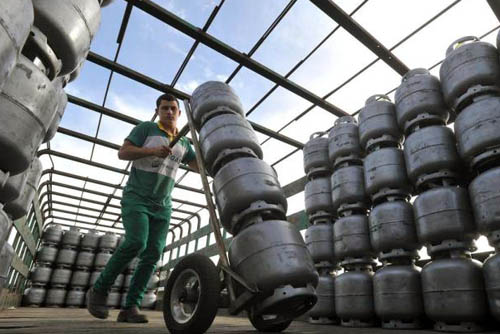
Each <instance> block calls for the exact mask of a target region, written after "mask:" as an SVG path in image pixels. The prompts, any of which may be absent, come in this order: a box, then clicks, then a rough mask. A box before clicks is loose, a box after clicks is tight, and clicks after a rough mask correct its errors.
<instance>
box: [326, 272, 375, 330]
mask: <svg viewBox="0 0 500 334" xmlns="http://www.w3.org/2000/svg"><path fill="white" fill-rule="evenodd" d="M372 279H373V272H372V271H371V270H352V271H347V272H344V273H343V274H340V275H339V276H337V277H336V278H335V311H336V313H337V317H338V318H339V319H340V323H341V325H342V326H346V327H371V326H373V324H374V321H375V317H376V316H375V306H374V300H373V282H372Z"/></svg>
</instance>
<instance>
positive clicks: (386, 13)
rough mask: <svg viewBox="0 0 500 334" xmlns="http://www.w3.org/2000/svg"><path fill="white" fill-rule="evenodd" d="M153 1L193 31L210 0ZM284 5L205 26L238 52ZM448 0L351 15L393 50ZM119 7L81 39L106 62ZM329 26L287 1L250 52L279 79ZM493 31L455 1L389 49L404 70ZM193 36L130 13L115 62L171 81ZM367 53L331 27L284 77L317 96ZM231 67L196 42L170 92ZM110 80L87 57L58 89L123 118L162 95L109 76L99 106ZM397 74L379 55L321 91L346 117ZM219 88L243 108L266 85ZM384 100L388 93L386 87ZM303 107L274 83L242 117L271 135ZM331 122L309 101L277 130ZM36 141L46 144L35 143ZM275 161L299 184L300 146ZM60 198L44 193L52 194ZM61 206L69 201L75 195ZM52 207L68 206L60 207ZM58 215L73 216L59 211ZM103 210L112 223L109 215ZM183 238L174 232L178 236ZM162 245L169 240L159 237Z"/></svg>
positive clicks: (246, 6)
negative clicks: (464, 38) (89, 41)
mask: <svg viewBox="0 0 500 334" xmlns="http://www.w3.org/2000/svg"><path fill="white" fill-rule="evenodd" d="M156 3H157V4H159V5H161V6H163V7H164V8H166V9H167V10H169V11H170V12H172V13H174V14H175V15H177V16H179V17H180V18H182V19H184V20H186V21H188V22H190V23H191V24H193V25H194V26H196V27H203V25H204V24H205V22H206V20H207V18H208V17H209V15H210V13H211V12H212V10H213V8H214V7H215V6H216V5H218V4H219V1H215V0H189V1H186V0H156ZM288 3H289V1H285V0H273V1H269V0H252V1H244V0H226V1H225V2H224V4H223V5H222V7H221V9H220V11H219V13H218V15H217V17H216V18H215V20H214V21H213V23H212V24H211V26H210V28H209V29H208V33H209V34H210V35H212V36H214V37H216V38H218V39H219V40H221V41H223V42H224V43H227V44H229V45H231V46H232V47H233V48H235V49H237V50H238V51H240V52H246V53H248V52H249V51H250V50H251V49H252V47H253V46H254V45H255V43H257V41H258V40H259V38H260V36H261V35H262V34H263V33H264V32H265V31H266V30H267V29H268V27H269V25H270V24H271V23H272V22H273V21H274V20H275V18H276V17H277V16H278V15H279V14H280V12H281V11H282V10H283V9H284V8H285V6H286V5H287V4H288ZM336 3H337V4H338V5H339V6H341V7H342V9H343V10H344V11H346V12H347V13H351V12H352V11H353V10H355V9H356V7H358V6H359V5H360V4H361V3H362V1H361V0H342V1H336ZM452 3H454V1H451V0H439V1H435V0H433V1H431V0H424V1H411V0H369V1H367V2H366V3H365V4H364V5H363V6H362V7H361V8H359V9H358V10H357V11H356V13H355V14H354V15H353V18H354V19H355V20H356V21H357V22H358V23H360V24H361V25H362V26H363V27H365V29H367V30H368V31H369V32H370V33H371V34H372V35H373V36H374V37H375V38H377V39H378V40H379V41H380V42H381V43H382V44H383V45H384V46H385V47H387V48H392V47H393V46H395V45H396V44H398V43H399V42H400V41H401V40H402V39H403V38H405V37H406V36H407V35H409V34H410V33H411V32H412V31H414V30H415V29H417V28H419V27H420V26H421V25H422V24H424V23H425V22H426V21H427V20H429V19H431V18H432V17H433V16H435V15H436V14H437V13H438V12H440V11H441V10H443V9H444V8H446V7H448V6H449V5H451V4H452ZM125 7H126V1H123V0H116V1H114V2H113V3H112V4H111V5H110V6H108V7H105V8H103V10H102V22H101V27H100V30H99V31H98V33H97V35H96V36H95V38H94V40H93V42H92V45H91V50H92V51H93V52H95V53H97V54H99V55H101V56H104V57H106V58H108V59H111V60H112V59H114V57H115V54H116V50H117V47H118V44H117V43H116V39H117V35H118V31H119V28H120V24H121V20H122V17H123V12H124V10H125ZM336 26H337V25H336V23H335V22H334V21H333V20H331V19H330V18H329V17H328V16H326V15H325V14H324V13H323V12H322V11H321V10H319V9H317V8H316V7H315V6H314V5H313V4H312V3H311V2H310V1H307V0H298V1H297V2H296V3H295V4H294V5H293V6H292V8H291V9H290V11H289V12H288V14H287V15H286V16H285V18H284V19H283V20H282V21H281V23H280V24H279V25H278V26H277V27H276V28H275V29H274V31H273V32H272V33H271V34H270V35H269V37H268V38H267V39H266V40H265V41H264V42H263V43H262V45H261V46H260V47H259V48H258V49H257V51H256V52H255V53H254V55H253V56H252V57H253V59H255V60H256V61H258V62H260V63H262V64H264V65H265V66H267V67H269V68H271V69H272V70H274V71H276V72H278V73H279V74H281V75H286V74H287V73H288V72H289V71H290V70H291V69H292V68H293V67H294V66H295V65H296V64H297V63H298V62H300V61H302V60H303V59H304V58H305V57H306V56H307V55H308V54H309V53H310V52H311V50H312V49H313V48H314V47H315V46H316V45H317V44H318V43H319V42H320V41H321V40H323V39H324V38H325V37H326V36H327V35H328V34H329V33H330V32H331V31H332V30H333V29H334V28H335V27H336ZM496 26H498V20H497V19H496V17H495V16H494V15H493V12H492V11H491V9H490V8H489V6H488V5H487V2H486V1H479V0H462V1H460V2H458V3H457V4H455V5H454V6H453V7H452V8H451V9H450V10H448V11H447V12H446V13H445V14H443V15H442V16H441V17H439V18H438V19H437V20H436V21H434V22H433V23H431V24H429V25H428V26H426V27H424V28H423V29H422V30H421V31H420V32H419V33H417V34H416V35H415V36H413V37H412V38H410V39H409V40H407V41H406V42H404V43H402V44H401V45H399V46H398V47H397V48H395V49H394V50H393V52H394V54H395V55H396V56H397V57H399V58H400V59H401V60H402V62H403V63H405V64H407V66H408V67H410V68H415V67H426V68H429V67H431V66H432V65H434V64H436V63H437V62H439V61H440V60H442V59H443V58H444V55H445V50H446V48H447V47H448V45H449V44H451V42H453V41H454V40H456V39H458V38H460V37H462V36H466V35H474V36H482V35H484V34H485V33H486V32H488V31H490V30H492V29H494V28H495V27H496ZM484 40H485V41H487V42H490V43H493V44H494V43H495V40H496V31H495V32H493V33H491V34H490V35H488V36H486V37H485V38H484ZM193 42H194V40H193V39H192V38H190V37H188V36H186V35H184V34H183V33H181V32H178V31H176V30H175V29H173V28H171V27H170V26H168V25H166V24H164V23H163V22H160V21H158V20H156V19H154V18H152V17H150V16H149V15H148V14H146V13H144V12H142V11H141V10H139V9H137V8H134V9H133V11H132V15H131V17H130V22H129V25H128V29H127V32H126V35H125V38H124V40H123V44H122V46H121V49H120V53H119V56H118V58H117V62H118V63H119V64H122V65H124V66H127V67H129V68H131V69H133V70H135V71H138V72H141V73H143V74H144V75H146V76H149V77H151V78H154V79H156V80H158V81H161V82H164V83H167V84H171V83H172V80H173V79H174V76H175V74H176V72H177V70H178V68H179V66H180V65H181V64H182V62H183V60H184V57H185V56H186V54H187V53H188V51H189V49H190V48H191V46H192V44H193ZM376 58H377V57H376V56H375V55H374V54H373V53H372V52H371V51H370V50H368V49H367V48H365V47H364V46H363V45H362V44H361V43H360V42H358V41H357V40H356V39H354V38H353V37H352V36H351V35H350V34H349V33H348V32H346V31H345V30H344V29H342V28H340V29H338V30H337V31H336V32H335V33H334V34H333V35H332V36H331V37H330V38H329V39H328V40H327V41H326V42H325V43H324V44H323V45H322V46H321V47H320V48H318V50H317V51H316V52H315V53H314V54H312V55H311V56H310V57H308V58H307V59H306V60H305V61H304V63H303V65H302V66H301V67H299V69H298V70H296V71H295V72H293V73H292V74H291V75H290V77H289V78H290V80H292V81H294V82H296V83H297V84H299V85H301V86H302V87H304V88H306V89H308V90H310V91H311V92H313V93H314V94H316V95H318V96H321V97H322V96H325V95H326V94H328V93H329V92H331V91H333V90H334V89H336V88H337V87H338V86H340V85H341V84H344V83H345V82H346V81H347V80H348V79H349V78H351V77H352V76H353V75H354V74H356V73H357V72H358V71H360V70H361V69H363V68H364V67H365V66H366V65H368V64H370V63H371V62H372V61H374V60H376ZM236 67H237V64H236V63H235V62H234V61H232V60H230V59H228V58H225V57H224V56H222V55H220V54H218V53H216V52H215V51H213V50H211V49H210V48H208V47H206V46H203V45H199V46H198V48H197V49H196V51H195V53H194V55H193V57H192V59H191V61H190V62H189V64H188V66H187V67H186V68H185V70H184V72H183V73H182V75H181V76H180V78H179V80H178V81H177V82H176V83H175V88H177V89H179V90H181V91H184V92H186V93H189V94H190V93H191V92H192V91H193V90H194V89H195V88H196V87H197V86H198V85H200V84H201V83H203V82H205V81H208V80H222V81H224V80H226V79H227V77H228V76H229V75H230V74H231V73H232V72H233V71H234V69H235V68H236ZM432 73H433V74H434V75H437V76H438V74H439V66H437V67H435V68H434V69H433V70H432ZM109 76H110V71H108V70H107V69H104V68H101V67H99V66H97V65H95V64H93V63H91V62H88V61H87V62H85V63H84V65H83V68H82V71H81V74H80V76H79V77H78V78H77V79H76V80H75V81H74V82H72V83H70V84H69V85H68V86H67V87H66V92H67V93H69V94H72V95H75V96H78V97H81V98H83V99H85V100H88V101H90V102H93V103H96V104H99V105H104V106H105V107H107V108H110V109H112V110H116V111H118V112H120V113H124V114H126V115H129V116H132V117H134V118H137V119H140V120H150V119H151V117H152V116H153V112H154V103H155V100H156V97H157V96H158V95H160V94H161V92H159V91H156V90H154V89H151V88H149V87H146V86H144V85H142V84H140V83H136V82H134V81H132V80H130V79H127V78H125V77H123V76H121V75H119V74H116V73H115V74H113V77H112V80H111V83H110V86H109V93H108V95H107V98H106V101H104V100H103V99H104V96H105V91H106V87H107V83H108V79H109ZM400 80H401V77H400V75H399V74H397V73H396V72H395V71H394V70H392V69H391V68H390V67H389V66H388V65H386V64H385V63H384V62H382V61H378V62H376V63H375V64H374V65H373V66H371V67H369V69H368V70H366V71H365V72H364V73H363V74H361V75H359V76H358V77H357V78H355V79H353V80H352V81H349V82H348V83H347V84H345V86H343V87H342V89H340V90H338V91H336V92H335V93H334V94H332V95H331V96H329V97H328V99H327V100H328V101H329V102H330V103H332V104H334V105H336V106H338V107H340V108H341V109H343V110H345V111H346V112H348V113H352V112H355V111H356V110H358V109H360V108H361V107H362V106H363V105H364V102H365V100H366V99H367V98H368V97H369V96H371V95H373V94H379V93H386V92H389V91H391V90H392V89H394V88H396V87H397V86H398V85H399V83H400ZM230 85H231V86H232V87H233V89H234V90H235V91H236V93H237V94H238V95H239V97H240V99H241V101H242V103H243V106H244V108H245V109H246V110H250V109H251V108H252V107H253V106H254V105H255V104H256V102H257V101H259V100H260V99H261V98H262V96H264V94H266V93H267V92H268V91H269V90H270V89H271V88H273V86H274V84H273V83H272V82H270V81H269V80H267V79H265V78H264V77H262V76H260V75H259V74H256V73H254V72H252V71H251V70H248V69H245V68H243V69H242V70H240V71H239V72H238V74H237V75H236V76H235V77H234V79H233V80H232V81H231V82H230ZM390 97H391V98H393V97H394V96H393V94H391V95H390ZM310 106H311V103H310V102H308V101H306V100H305V99H303V98H301V97H298V96H296V95H294V94H293V93H290V92H288V91H287V90H285V89H283V88H278V89H276V90H275V91H274V92H273V93H272V94H271V95H270V96H269V97H268V98H267V99H266V100H265V101H264V102H263V103H262V104H260V105H259V106H258V107H257V108H256V109H255V110H254V111H253V112H252V113H251V114H250V115H249V117H248V118H249V119H250V120H251V121H254V122H256V123H259V124H261V125H263V126H266V127H268V128H271V129H273V130H276V131H277V130H278V129H281V128H282V127H283V126H285V125H286V124H287V123H289V122H290V121H291V120H292V119H294V118H296V117H297V116H298V115H300V114H301V113H302V112H304V111H305V110H306V109H308V108H309V107H310ZM335 119H336V117H335V116H334V115H332V114H330V113H329V112H327V111H325V110H323V109H321V108H319V107H314V108H313V109H312V110H311V111H310V112H309V113H307V114H306V115H305V116H303V117H300V118H299V119H298V120H296V121H294V122H292V123H291V124H290V125H289V126H288V127H286V128H285V129H284V130H283V131H282V133H283V134H284V135H287V136H290V137H292V138H294V139H296V140H298V141H300V142H302V143H305V142H307V140H308V139H309V136H310V135H311V134H312V133H313V132H316V131H324V130H326V129H328V128H330V127H331V126H332V125H333V122H334V121H335ZM185 122H186V118H185V115H184V114H183V115H181V120H180V124H179V126H182V125H184V124H185ZM61 127H64V128H69V129H72V130H74V131H78V132H81V133H84V134H87V135H90V136H95V135H96V131H97V129H98V127H99V134H98V138H99V139H103V140H106V141H110V142H113V143H115V144H121V143H122V142H123V139H124V138H125V137H126V136H127V135H128V133H129V132H130V130H131V129H132V127H133V126H132V125H131V124H127V123H123V122H120V121H117V120H114V119H112V118H110V117H107V116H102V117H101V116H100V115H99V114H98V113H96V112H93V111H90V110H86V109H84V108H81V107H78V106H76V105H72V104H68V107H67V109H66V113H65V115H64V117H63V120H62V122H61ZM258 138H259V140H261V142H262V141H264V140H265V139H267V137H265V136H263V135H261V134H258ZM44 147H45V145H44V146H43V147H42V148H44ZM50 147H51V149H53V150H56V151H60V152H65V153H70V154H73V155H77V156H79V157H81V158H84V159H90V158H92V160H93V161H96V162H100V163H105V164H109V165H112V166H115V167H118V168H126V166H127V162H124V161H120V160H118V158H117V155H116V151H114V150H112V149H108V148H104V147H100V146H95V149H94V152H93V153H92V148H93V145H92V144H90V143H87V142H83V141H81V140H78V139H74V138H71V137H68V136H66V135H63V134H60V133H58V134H57V135H56V136H55V138H54V139H53V140H52V141H51V143H50ZM262 147H263V151H264V160H265V161H266V162H268V163H269V164H273V163H274V162H276V161H277V160H279V159H280V158H281V157H283V156H285V155H286V154H288V153H290V152H292V151H294V150H295V149H294V148H293V147H291V146H289V145H286V144H283V143H281V142H279V141H277V140H274V139H271V140H269V141H267V142H266V143H265V144H264V145H263V146H262ZM42 163H43V165H44V168H50V167H52V163H54V166H55V168H56V169H58V170H63V171H67V172H72V173H75V174H80V175H84V176H88V177H91V178H96V179H101V180H105V181H106V182H109V183H113V184H118V183H121V184H122V185H124V184H125V183H124V182H126V178H125V179H124V178H123V175H121V174H116V173H112V172H109V171H105V170H102V169H99V168H95V167H90V166H87V165H83V164H80V163H75V162H70V161H67V160H65V159H62V158H58V157H55V156H52V159H49V157H48V156H47V155H45V156H43V157H42ZM274 168H275V169H276V171H277V173H278V177H279V180H280V183H281V184H282V185H286V184H288V183H290V182H292V181H294V180H296V179H299V178H300V177H302V176H303V175H304V171H303V167H302V152H301V151H298V152H296V153H294V154H293V155H291V156H290V157H289V158H288V159H286V160H284V161H283V162H280V163H278V164H276V165H275V166H274ZM182 175H183V173H182V171H179V173H178V177H181V176H182ZM47 179H48V176H44V178H43V179H42V182H43V181H46V180H47ZM53 179H54V180H56V181H58V182H66V183H70V184H73V185H76V186H79V187H80V186H84V185H85V186H86V187H87V188H88V189H92V190H95V191H100V192H104V193H110V192H111V190H110V188H109V187H105V186H100V185H96V184H92V183H88V182H87V183H86V184H85V182H84V181H76V180H71V179H68V178H65V177H62V176H58V175H54V176H53ZM182 183H183V184H185V185H189V186H192V187H196V188H201V181H200V179H199V176H198V175H193V173H188V174H187V175H186V176H185V177H184V178H183V180H182ZM54 191H60V192H65V193H67V194H71V195H74V196H78V197H79V196H81V191H77V190H71V189H65V188H62V187H56V186H54ZM116 195H117V196H121V191H117V192H116ZM173 196H174V197H177V198H189V200H190V201H193V202H199V203H203V202H204V197H203V195H202V194H194V193H192V192H187V191H183V190H180V189H176V190H175V191H174V194H173ZM85 197H86V198H89V199H95V200H102V199H103V197H101V196H98V195H90V194H87V195H86V196H85ZM62 199H63V198H58V197H57V196H54V200H62ZM66 201H68V202H71V203H73V204H78V201H77V200H75V201H71V200H66ZM288 202H289V210H288V214H292V213H294V212H297V211H300V210H302V209H303V208H304V193H303V192H301V193H299V194H297V195H295V196H292V197H291V198H289V199H288ZM82 204H84V205H85V206H88V207H91V208H95V209H100V208H101V207H102V206H99V205H94V204H91V203H82ZM111 204H113V205H119V200H117V199H113V200H112V201H111ZM60 208H63V209H68V208H64V207H63V206H60ZM181 208H182V209H187V210H194V209H196V208H195V207H192V206H188V205H182V206H181ZM109 211H111V212H114V213H119V209H117V208H110V209H109ZM80 213H84V214H90V215H95V214H96V213H95V212H92V211H88V210H80ZM200 214H202V217H204V218H206V212H204V211H202V212H201V213H200ZM58 215H60V216H63V217H68V218H74V217H75V216H74V215H67V214H58ZM176 216H178V217H186V214H182V213H176ZM104 217H106V218H110V219H113V218H116V215H105V216H104ZM78 219H79V220H82V221H89V222H95V219H91V218H85V217H82V216H79V217H78ZM56 221H57V220H56ZM206 224H207V219H204V221H203V224H202V225H206ZM183 233H184V235H185V233H187V231H184V232H183ZM178 237H179V235H178V236H177V238H178ZM167 241H170V237H169V238H168V239H167ZM486 249H488V247H487V245H486V242H485V241H484V239H482V240H481V241H480V250H486Z"/></svg>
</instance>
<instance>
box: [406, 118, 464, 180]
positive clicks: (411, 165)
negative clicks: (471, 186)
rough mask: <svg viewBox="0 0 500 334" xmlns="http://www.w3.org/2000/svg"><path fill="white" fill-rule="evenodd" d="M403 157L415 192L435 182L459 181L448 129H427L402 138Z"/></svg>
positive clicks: (454, 147) (457, 161)
mask: <svg viewBox="0 0 500 334" xmlns="http://www.w3.org/2000/svg"><path fill="white" fill-rule="evenodd" d="M404 156H405V162H406V170H407V172H408V177H409V178H410V180H411V182H412V183H413V184H414V185H415V186H416V187H417V188H420V187H421V186H422V185H425V184H426V183H427V182H430V181H432V180H433V179H435V178H439V177H441V178H455V179H456V178H458V177H459V173H460V170H461V166H462V163H461V161H460V158H459V156H458V153H457V148H456V142H455V136H454V135H453V132H452V131H451V129H450V128H448V127H445V126H428V127H425V128H422V129H419V130H418V131H415V132H413V133H412V134H410V135H409V136H408V137H406V140H405V147H404ZM433 175H434V176H433Z"/></svg>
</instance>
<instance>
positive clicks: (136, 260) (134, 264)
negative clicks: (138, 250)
mask: <svg viewBox="0 0 500 334" xmlns="http://www.w3.org/2000/svg"><path fill="white" fill-rule="evenodd" d="M138 263H139V258H137V257H134V258H133V259H132V261H130V263H129V264H128V267H127V271H128V272H129V273H133V272H134V270H135V268H136V267H137V264H138Z"/></svg>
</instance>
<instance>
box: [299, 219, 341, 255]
mask: <svg viewBox="0 0 500 334" xmlns="http://www.w3.org/2000/svg"><path fill="white" fill-rule="evenodd" d="M305 242H306V245H307V249H308V250H309V253H310V254H311V256H312V259H313V261H314V263H319V262H329V263H332V264H333V263H334V262H335V257H334V253H333V225H332V224H330V223H318V224H315V225H311V226H309V227H308V228H307V230H306V235H305Z"/></svg>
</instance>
